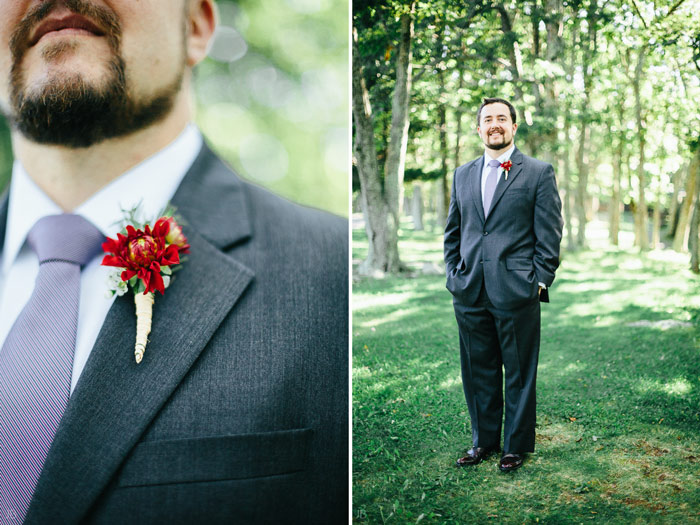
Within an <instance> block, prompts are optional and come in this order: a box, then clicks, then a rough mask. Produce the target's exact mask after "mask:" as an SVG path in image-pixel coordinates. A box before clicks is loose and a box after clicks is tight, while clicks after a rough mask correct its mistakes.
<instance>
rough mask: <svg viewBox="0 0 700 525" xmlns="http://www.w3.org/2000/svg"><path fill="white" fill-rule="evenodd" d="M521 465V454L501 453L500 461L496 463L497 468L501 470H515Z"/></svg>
mask: <svg viewBox="0 0 700 525" xmlns="http://www.w3.org/2000/svg"><path fill="white" fill-rule="evenodd" d="M522 466H523V456H522V454H503V456H502V457H501V461H500V463H499V464H498V468H499V469H501V471H502V472H511V471H513V470H517V469H519V468H520V467H522Z"/></svg>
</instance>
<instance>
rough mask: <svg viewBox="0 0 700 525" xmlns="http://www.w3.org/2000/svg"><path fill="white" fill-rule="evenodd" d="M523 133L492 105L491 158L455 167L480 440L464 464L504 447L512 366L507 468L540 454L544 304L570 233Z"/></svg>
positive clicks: (485, 117) (458, 264) (452, 239)
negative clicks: (522, 147) (518, 140)
mask: <svg viewBox="0 0 700 525" xmlns="http://www.w3.org/2000/svg"><path fill="white" fill-rule="evenodd" d="M516 131H517V123H516V112H515V108H513V106H512V105H511V104H510V103H509V102H508V101H506V100H503V99H500V98H488V99H484V102H483V104H482V105H481V107H480V108H479V111H478V113H477V132H478V134H479V136H480V137H481V140H482V141H483V143H484V146H485V153H484V155H483V156H482V157H479V158H478V159H475V160H473V161H471V162H469V163H467V164H465V165H463V166H460V167H459V168H457V169H456V170H455V173H454V179H453V183H452V199H451V202H450V209H449V214H448V218H447V226H446V228H445V263H446V270H447V289H448V290H449V291H450V292H451V293H452V295H453V303H454V309H455V315H456V318H457V324H458V326H459V341H460V358H461V364H462V384H463V387H464V395H465V397H466V400H467V406H468V408H469V416H470V418H471V423H472V442H473V447H472V448H471V449H470V450H469V451H468V452H467V454H466V455H465V456H463V457H461V458H459V459H458V460H457V465H459V466H465V465H476V464H478V463H480V462H481V461H482V460H483V459H485V458H486V457H488V456H489V455H490V454H492V453H493V452H496V451H499V450H500V449H501V445H500V443H501V423H502V420H503V394H502V392H503V370H504V369H505V424H504V436H503V454H502V456H501V460H500V464H499V467H500V469H501V470H502V471H512V470H515V469H517V468H519V467H520V466H521V465H522V463H523V457H524V455H525V454H526V453H528V452H532V451H534V446H535V379H536V376H537V359H538V354H539V344H540V304H539V303H540V301H544V302H548V301H549V296H548V288H549V287H550V286H551V285H552V282H553V281H554V272H555V271H556V269H557V267H558V265H559V244H560V242H561V233H562V218H561V201H560V199H559V194H558V192H557V186H556V180H555V176H554V170H553V169H552V166H551V165H550V164H547V163H545V162H541V161H539V160H536V159H533V158H531V157H528V156H526V155H523V154H522V153H521V152H520V151H519V150H518V149H517V148H516V147H515V145H514V143H513V139H514V137H515V133H516Z"/></svg>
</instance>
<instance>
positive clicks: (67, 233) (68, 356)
mask: <svg viewBox="0 0 700 525" xmlns="http://www.w3.org/2000/svg"><path fill="white" fill-rule="evenodd" d="M103 241H104V236H103V235H102V234H101V233H100V232H99V230H98V229H97V228H96V227H95V226H93V225H92V224H91V223H90V222H88V221H87V220H85V219H84V218H82V217H80V216H78V215H70V214H63V215H52V216H48V217H44V218H42V219H39V220H38V221H37V222H36V224H35V225H34V226H33V227H32V229H31V231H30V232H29V235H28V237H27V242H28V243H29V245H30V246H31V247H32V249H33V250H34V252H35V253H36V255H37V256H38V258H39V273H38V275H37V278H36V282H35V284H34V291H33V293H32V296H31V297H30V298H29V301H28V302H27V304H26V306H25V307H24V309H23V310H22V311H21V312H20V314H19V316H18V317H17V320H16V321H15V323H14V325H13V326H12V329H11V330H10V333H9V334H8V336H7V339H6V340H5V343H4V345H3V347H2V350H0V524H3V525H5V524H15V523H21V522H22V520H23V519H24V516H25V515H26V512H27V509H28V508H29V502H30V500H31V497H32V493H33V492H34V487H35V486H36V482H37V480H38V479H39V474H40V473H41V469H42V468H43V464H44V460H45V459H46V455H47V454H48V451H49V448H50V447H51V442H52V441H53V438H54V434H55V433H56V429H57V428H58V424H59V422H60V421H61V417H62V415H63V412H64V410H65V408H66V405H67V404H68V398H69V396H70V385H71V373H72V368H73V354H74V352H75V339H76V335H77V331H78V304H79V301H80V270H81V267H82V266H84V265H85V264H86V263H88V262H89V261H90V260H91V259H92V258H93V257H94V256H95V255H97V254H98V253H99V251H100V245H101V243H102V242H103Z"/></svg>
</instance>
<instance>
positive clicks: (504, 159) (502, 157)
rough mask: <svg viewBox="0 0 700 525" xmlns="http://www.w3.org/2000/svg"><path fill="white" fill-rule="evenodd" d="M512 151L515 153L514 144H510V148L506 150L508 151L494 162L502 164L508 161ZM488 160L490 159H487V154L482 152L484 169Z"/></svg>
mask: <svg viewBox="0 0 700 525" xmlns="http://www.w3.org/2000/svg"><path fill="white" fill-rule="evenodd" d="M513 151H515V144H511V146H510V148H508V151H506V152H505V153H502V154H501V155H500V156H499V157H498V158H497V159H496V160H497V161H498V162H500V163H501V164H503V163H504V162H506V161H507V160H508V159H510V156H511V155H512V154H513ZM490 160H491V157H489V155H488V153H486V152H484V167H486V165H487V164H488V163H489V161H490Z"/></svg>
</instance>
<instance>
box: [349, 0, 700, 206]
mask: <svg viewBox="0 0 700 525" xmlns="http://www.w3.org/2000/svg"><path fill="white" fill-rule="evenodd" d="M392 5H393V4H392ZM546 5H547V6H548V7H547V8H545V3H544V2H531V1H528V2H505V3H498V2H485V1H480V0H471V1H467V2H456V1H451V0H439V1H435V2H430V3H421V2H419V3H417V4H416V11H415V37H414V39H413V47H412V49H413V57H414V61H413V62H414V82H413V89H412V99H411V113H410V128H409V144H408V154H407V159H406V166H407V168H410V169H415V170H422V171H425V172H431V171H434V170H437V169H442V168H441V154H440V149H439V148H440V143H439V142H440V139H439V133H440V130H441V123H440V112H439V108H441V107H444V108H445V109H446V111H447V124H446V127H445V130H446V132H447V144H448V150H449V154H448V155H447V158H448V172H449V171H450V170H452V169H454V168H455V167H456V166H458V165H460V164H463V163H465V162H468V161H469V160H471V159H473V158H475V157H477V156H478V155H480V154H481V152H482V151H483V146H482V144H481V142H480V141H479V140H478V137H477V136H476V133H474V131H475V128H476V125H475V113H476V110H477V108H478V106H479V104H480V102H481V100H482V99H483V98H484V97H492V96H501V97H504V98H509V99H511V100H512V101H513V103H514V105H515V106H516V109H517V110H518V126H519V127H518V132H517V137H516V144H517V145H518V147H519V148H520V149H521V150H523V151H524V152H525V153H527V154H529V155H533V156H537V157H540V158H542V159H543V160H547V161H549V162H552V163H554V164H555V168H557V170H558V171H561V172H562V173H561V174H560V175H563V172H564V171H566V173H567V174H568V177H569V182H570V187H571V188H575V187H576V185H577V183H578V178H579V173H578V166H577V162H576V155H577V154H578V146H579V144H580V143H581V141H582V140H583V138H582V136H581V132H582V129H583V125H584V124H585V125H586V127H587V128H588V130H589V133H590V137H589V139H588V141H587V147H586V149H585V155H584V163H585V164H586V165H587V166H588V168H589V175H588V186H589V193H590V195H591V196H595V197H596V198H598V199H599V200H600V201H601V202H603V203H604V202H605V201H607V200H608V199H609V196H610V194H611V186H610V184H611V180H612V178H611V175H610V174H611V172H612V169H613V168H612V167H613V164H614V163H615V162H616V155H617V149H616V148H617V145H618V144H619V143H620V142H621V141H622V143H623V147H622V158H623V171H624V172H625V176H624V177H623V187H622V192H623V199H625V198H627V199H629V197H631V196H632V195H635V194H636V192H637V188H636V187H635V184H636V179H635V178H634V177H628V176H627V175H629V174H633V173H635V170H636V164H637V163H638V158H639V156H638V142H639V140H640V139H641V138H642V137H644V138H645V140H646V151H645V162H644V168H645V171H646V181H647V184H648V186H647V192H646V199H647V201H648V202H649V203H658V204H661V205H662V206H663V207H665V206H668V195H669V194H670V192H671V176H672V175H673V174H674V173H675V172H676V171H677V170H678V167H679V166H681V165H683V163H684V162H687V160H688V159H689V158H690V154H691V152H690V149H689V148H690V146H691V145H692V143H693V141H694V140H696V139H697V137H698V133H697V130H698V129H700V106H699V105H698V104H697V103H694V101H697V100H700V81H699V80H698V78H699V77H698V71H700V60H698V57H699V56H700V54H699V53H700V52H699V51H698V50H699V49H700V45H698V42H699V41H700V40H698V35H700V9H698V3H697V1H695V0H681V1H678V0H665V1H657V2H653V3H652V2H645V1H642V2H640V1H638V0H635V2H632V1H631V0H612V1H610V2H602V1H593V0H576V1H567V2H555V3H547V4H546ZM353 9H354V25H355V27H356V28H357V30H358V33H359V48H360V55H361V57H362V59H363V64H364V66H365V70H366V72H367V75H366V80H367V82H368V87H369V89H370V99H371V103H372V107H373V109H374V110H375V119H376V120H375V130H376V134H377V142H378V144H385V143H386V139H387V134H386V121H385V118H386V115H388V114H389V113H390V110H391V108H390V97H391V93H392V90H393V82H394V71H393V60H394V53H393V50H395V49H396V38H397V28H398V26H397V23H396V16H397V15H396V10H395V9H393V8H391V7H385V8H381V7H380V6H378V5H377V3H376V2H359V3H357V2H356V3H354V6H353ZM559 22H560V23H561V26H559ZM642 49H645V50H646V55H645V61H644V68H643V75H642V77H641V90H640V95H641V103H642V109H641V110H642V117H643V124H642V126H641V128H640V127H639V126H638V125H637V123H636V115H635V107H634V93H633V89H632V82H633V80H634V76H635V66H636V64H637V58H638V56H639V53H640V51H641V50H642ZM460 75H461V78H462V80H461V84H460ZM441 77H442V79H443V80H442V82H444V85H442V84H441V81H440V78H441ZM460 86H461V87H460ZM586 89H587V90H588V97H587V96H586V95H585V90H586ZM457 119H460V121H461V130H460V131H459V132H458V130H457ZM458 142H459V145H460V148H459V155H458V158H455V155H456V145H457V144H458ZM378 147H380V149H381V148H382V147H383V146H378ZM380 153H381V152H380ZM558 161H561V163H559V164H558ZM564 166H568V170H564V169H562V168H563V167H564ZM630 182H631V183H630Z"/></svg>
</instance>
